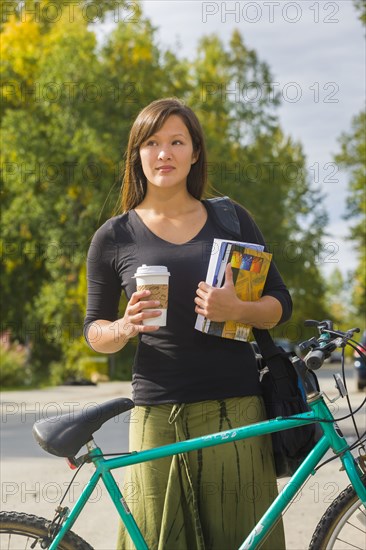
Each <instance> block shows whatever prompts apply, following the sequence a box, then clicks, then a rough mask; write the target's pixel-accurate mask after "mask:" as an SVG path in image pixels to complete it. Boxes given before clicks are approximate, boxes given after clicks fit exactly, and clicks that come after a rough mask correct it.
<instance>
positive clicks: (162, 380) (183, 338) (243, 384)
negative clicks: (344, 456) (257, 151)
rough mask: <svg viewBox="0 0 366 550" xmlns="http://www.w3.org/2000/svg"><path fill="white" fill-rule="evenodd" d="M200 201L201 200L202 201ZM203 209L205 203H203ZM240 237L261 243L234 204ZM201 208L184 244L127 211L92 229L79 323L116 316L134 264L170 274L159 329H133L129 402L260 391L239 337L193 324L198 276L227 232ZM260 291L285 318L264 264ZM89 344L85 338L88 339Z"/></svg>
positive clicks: (286, 305)
mask: <svg viewBox="0 0 366 550" xmlns="http://www.w3.org/2000/svg"><path fill="white" fill-rule="evenodd" d="M203 204H204V203H203ZM206 208H207V206H206ZM235 208H236V211H237V214H238V217H239V221H240V226H241V235H242V240H243V241H245V242H252V243H259V244H265V243H264V240H263V237H262V235H261V233H260V231H259V229H258V227H257V226H256V225H255V223H254V221H253V219H252V218H251V217H250V216H249V214H248V213H247V211H246V210H245V209H243V208H242V207H240V206H239V205H237V204H235ZM207 210H208V218H207V221H206V223H205V225H204V227H203V228H202V229H201V230H200V231H199V233H198V234H197V235H196V236H195V237H194V238H193V239H191V240H190V241H188V242H186V243H184V244H173V243H170V242H168V241H165V240H164V239H161V238H160V237H158V236H157V235H155V234H154V233H153V232H152V231H150V229H149V228H148V227H147V226H146V225H145V224H144V223H143V221H142V220H141V218H140V217H139V216H138V215H137V213H136V212H135V211H134V210H131V211H129V212H127V213H125V214H122V215H120V216H116V217H114V218H111V219H110V220H108V221H107V222H106V223H105V224H104V225H103V226H102V227H100V228H99V229H98V231H97V232H96V233H95V235H94V237H93V240H92V242H91V245H90V248H89V252H88V259H87V272H88V275H87V277H88V305H87V314H86V318H85V324H84V334H85V336H86V338H87V339H88V337H87V334H88V328H89V326H90V325H91V323H93V321H96V320H98V319H105V320H109V321H115V320H117V319H118V318H119V317H122V315H123V312H118V305H119V300H120V296H121V291H122V290H123V291H124V292H125V293H126V295H127V298H128V299H129V298H130V297H131V294H132V293H133V292H134V291H135V290H136V282H135V279H134V278H133V275H134V274H135V272H136V269H137V267H139V266H141V265H142V264H147V265H165V266H167V267H168V271H169V272H170V274H171V275H170V278H169V305H168V314H167V326H166V327H160V328H159V329H158V330H157V331H156V332H152V333H146V334H140V335H139V338H138V345H137V351H136V355H135V359H134V364H133V375H132V386H133V397H134V401H135V403H136V404H137V405H152V404H161V403H189V402H196V401H204V400H207V399H225V398H228V397H238V396H245V395H260V393H261V390H260V385H259V381H258V373H257V366H256V361H255V358H254V355H253V352H252V349H251V346H250V344H249V343H247V342H239V341H234V340H230V339H227V338H220V337H217V336H209V335H207V334H203V333H201V332H199V331H198V330H196V329H195V328H194V325H195V321H196V316H197V315H196V313H195V310H194V309H195V303H194V298H195V296H196V289H197V285H198V283H199V282H200V281H204V280H205V278H206V273H207V267H208V263H209V259H210V253H211V247H212V242H213V239H214V238H221V239H225V238H226V239H231V238H232V235H230V234H228V232H227V231H226V230H225V229H224V228H223V227H221V226H219V225H218V224H217V222H216V221H215V216H214V214H213V213H212V212H211V209H207ZM263 295H268V296H273V297H275V298H277V300H279V302H280V303H281V305H282V317H281V320H280V322H284V321H286V320H288V319H289V318H290V316H291V311H292V302H291V298H290V295H289V293H288V291H287V288H286V286H285V284H284V282H283V280H282V278H281V276H280V274H279V272H278V270H277V268H276V266H275V264H274V262H273V261H272V263H271V266H270V269H269V272H268V276H267V280H266V284H265V287H264V291H263ZM89 343H90V345H91V346H92V345H93V343H92V342H89Z"/></svg>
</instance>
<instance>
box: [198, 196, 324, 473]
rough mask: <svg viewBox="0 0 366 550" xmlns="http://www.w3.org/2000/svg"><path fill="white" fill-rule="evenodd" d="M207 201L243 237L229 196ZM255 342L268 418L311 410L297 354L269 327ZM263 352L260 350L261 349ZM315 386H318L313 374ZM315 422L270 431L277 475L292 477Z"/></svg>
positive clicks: (314, 436)
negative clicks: (276, 338) (275, 338)
mask: <svg viewBox="0 0 366 550" xmlns="http://www.w3.org/2000/svg"><path fill="white" fill-rule="evenodd" d="M204 203H205V204H206V205H207V206H208V208H209V210H210V211H211V212H212V213H213V214H214V217H215V221H216V223H217V224H218V225H219V226H220V227H221V228H223V229H225V230H226V231H228V232H229V233H230V235H232V237H233V239H235V240H240V241H241V240H243V237H242V235H241V231H240V222H239V219H238V216H237V214H236V210H235V207H234V204H233V202H232V201H231V200H230V199H229V197H216V198H213V199H206V200H204ZM252 332H253V335H254V337H255V339H256V342H254V343H252V347H253V351H254V353H255V356H256V359H257V365H258V370H259V376H260V384H261V388H262V393H263V399H264V404H265V407H266V412H267V416H268V418H276V417H278V416H282V417H286V416H291V415H296V414H299V413H303V412H308V411H309V410H310V409H309V407H308V405H307V402H306V396H305V391H304V388H303V386H302V382H301V379H300V378H299V376H298V374H297V372H296V370H295V367H294V362H300V363H298V364H299V365H301V368H305V369H306V366H305V364H304V363H303V361H302V359H301V358H300V357H297V356H296V354H294V353H286V352H285V351H284V350H283V349H282V348H281V347H279V346H277V345H276V344H275V343H274V341H273V339H272V337H271V335H270V333H269V332H268V330H262V329H256V328H253V329H252ZM257 347H258V348H259V351H260V353H258V349H257ZM312 375H313V384H314V388H316V389H319V386H318V383H317V379H316V376H315V374H314V373H312ZM320 436H321V433H320V429H319V427H318V426H317V425H316V424H308V425H305V426H300V427H298V428H291V429H288V430H284V431H280V432H276V433H273V434H271V437H272V447H273V456H274V461H275V468H276V475H277V477H278V478H281V477H286V476H291V475H292V474H293V473H294V472H295V471H296V469H297V468H298V466H299V465H300V464H301V462H302V461H303V460H304V458H305V457H306V456H307V455H308V453H309V452H310V451H311V449H312V448H313V447H314V446H315V444H316V443H317V442H318V440H319V439H320Z"/></svg>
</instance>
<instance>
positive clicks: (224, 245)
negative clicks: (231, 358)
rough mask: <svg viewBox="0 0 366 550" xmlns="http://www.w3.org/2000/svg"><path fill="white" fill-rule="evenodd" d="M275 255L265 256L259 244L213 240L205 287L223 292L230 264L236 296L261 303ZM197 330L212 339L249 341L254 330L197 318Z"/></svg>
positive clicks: (241, 325) (240, 325)
mask: <svg viewBox="0 0 366 550" xmlns="http://www.w3.org/2000/svg"><path fill="white" fill-rule="evenodd" d="M271 259H272V254H270V253H269V252H264V247H263V246H262V245H259V244H253V243H243V242H239V241H228V240H224V239H214V242H213V245H212V251H211V257H210V262H209V265H208V270H207V277H206V283H207V284H209V285H211V286H214V287H217V288H220V287H221V286H222V285H223V284H224V276H225V269H226V266H227V264H228V263H230V264H231V267H232V270H233V281H234V285H235V290H236V294H237V296H238V297H239V298H240V299H241V300H243V301H245V302H248V301H249V302H253V301H255V300H259V298H260V297H261V296H262V292H263V288H264V284H265V282H266V278H267V273H268V270H269V266H270V263H271ZM195 328H196V329H197V330H200V331H201V332H204V333H206V334H210V335H213V336H221V337H222V338H231V339H234V340H241V341H244V342H246V341H248V338H249V336H250V332H251V327H250V326H248V325H244V324H243V323H238V322H236V321H224V322H220V323H219V322H215V321H210V320H209V319H207V318H206V317H203V315H197V320H196V324H195Z"/></svg>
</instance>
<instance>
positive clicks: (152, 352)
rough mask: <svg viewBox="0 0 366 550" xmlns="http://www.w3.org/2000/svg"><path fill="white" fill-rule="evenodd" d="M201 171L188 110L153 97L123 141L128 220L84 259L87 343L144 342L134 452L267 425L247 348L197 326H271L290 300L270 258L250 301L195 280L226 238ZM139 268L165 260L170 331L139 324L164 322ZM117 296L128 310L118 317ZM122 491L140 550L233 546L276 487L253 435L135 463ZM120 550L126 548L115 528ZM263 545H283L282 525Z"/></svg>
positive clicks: (244, 222)
mask: <svg viewBox="0 0 366 550" xmlns="http://www.w3.org/2000/svg"><path fill="white" fill-rule="evenodd" d="M206 165H207V161H206V152H205V144H204V138H203V134H202V129H201V126H200V124H199V122H198V119H197V117H196V116H195V114H194V113H193V112H192V111H191V109H189V108H188V107H186V106H185V105H184V104H182V103H181V102H180V101H179V100H177V99H172V98H169V99H162V100H157V101H154V102H152V103H151V104H150V105H148V106H147V107H146V108H145V109H143V110H142V111H141V113H140V114H139V115H138V117H137V119H136V120H135V122H134V124H133V126H132V129H131V132H130V138H129V144H128V149H127V156H126V168H125V174H124V181H123V187H122V205H121V210H122V212H123V213H122V214H121V215H120V216H116V217H114V218H112V219H110V220H108V221H107V222H106V223H105V224H104V225H103V226H102V227H101V228H100V229H99V230H98V231H97V232H96V234H95V236H94V238H93V242H92V244H91V247H90V250H89V255H88V310H87V316H86V320H85V334H86V338H87V340H88V342H89V344H90V345H91V347H92V348H93V349H94V350H96V351H98V352H101V353H114V352H117V351H119V350H120V349H122V348H123V346H124V345H125V344H126V343H127V342H128V340H129V339H130V338H132V337H134V336H136V335H138V337H139V341H138V347H137V352H136V356H135V360H134V366H133V380H132V386H133V398H134V401H135V404H136V408H135V409H134V411H133V415H132V418H131V423H130V449H131V450H140V449H146V448H151V447H156V446H158V445H164V444H167V443H172V442H174V441H177V440H181V439H185V438H188V437H197V436H200V435H203V434H206V433H210V432H217V431H219V430H224V429H229V428H233V427H236V426H240V425H244V424H249V423H252V422H257V421H260V420H262V419H264V418H265V412H264V406H263V402H262V399H261V397H260V393H261V392H260V387H259V382H258V374H257V368H256V362H255V358H254V355H253V353H252V351H251V346H250V344H248V343H246V342H238V341H233V340H228V339H225V338H219V337H216V336H208V335H206V334H203V333H201V332H199V331H197V330H195V329H194V325H195V320H196V316H197V314H198V313H200V314H202V315H204V316H206V317H208V318H209V319H211V320H213V321H224V320H229V319H235V320H240V321H242V322H245V323H247V324H250V325H252V326H253V327H257V328H267V329H268V328H271V327H273V326H275V325H276V324H278V323H279V322H283V321H285V320H287V319H288V318H289V317H290V314H291V299H290V296H289V294H288V292H287V289H286V287H285V285H284V283H283V281H282V279H281V277H280V275H279V273H278V271H277V269H276V267H275V265H274V264H273V263H272V265H271V267H270V271H269V274H268V277H267V282H266V285H265V289H264V293H263V296H262V298H261V299H260V300H258V301H257V302H244V301H241V300H239V299H238V298H237V296H236V294H235V289H234V286H233V283H232V273H231V268H230V267H228V268H227V270H226V282H225V285H224V286H223V288H221V289H214V288H212V287H210V286H209V285H208V284H206V283H205V282H204V280H205V277H206V272H207V266H208V261H209V254H210V250H211V246H212V241H213V238H215V237H217V238H230V235H228V234H227V232H226V231H225V229H223V228H222V227H219V226H218V225H217V224H216V223H215V218H214V215H213V213H212V212H211V210H210V205H209V203H207V202H204V201H202V200H201V197H202V194H203V191H204V187H205V184H206ZM235 208H236V210H237V214H238V217H239V220H240V224H241V229H242V238H243V240H245V241H247V242H260V243H261V244H264V242H263V238H262V236H261V234H260V232H259V230H258V228H257V227H256V226H255V224H254V222H253V220H252V219H251V218H250V216H249V215H248V213H247V212H246V210H244V209H243V208H241V207H240V206H239V205H235ZM142 264H147V265H165V266H167V267H168V271H169V272H170V274H171V275H170V283H169V306H168V319H167V326H166V327H160V328H159V327H157V326H155V325H153V326H145V325H144V324H143V320H144V319H147V318H157V317H158V316H159V312H158V311H156V310H154V308H157V307H158V306H159V302H157V301H153V300H151V299H150V300H149V292H148V291H139V292H137V291H136V285H135V279H134V278H133V275H134V273H135V271H136V268H137V267H138V266H141V265H142ZM121 288H122V289H123V290H124V292H125V293H126V295H127V299H128V303H127V307H126V309H125V311H124V312H122V313H121V314H120V313H119V312H118V304H119V299H120V293H121ZM123 487H124V488H125V493H126V495H125V496H126V499H127V502H128V504H129V506H130V508H131V510H132V513H133V514H134V516H135V518H136V520H137V523H138V525H139V527H140V529H141V531H142V533H143V535H144V537H145V538H146V541H147V544H148V547H149V548H151V549H159V550H170V549H172V550H173V549H174V550H179V549H181V550H195V549H200V550H203V549H205V550H207V549H216V550H222V549H230V548H237V547H238V546H239V545H240V543H241V542H242V541H243V540H244V539H245V537H246V535H247V534H248V533H249V531H250V530H251V528H252V527H253V525H254V524H255V523H256V522H257V521H258V520H259V519H260V517H261V515H262V513H263V511H264V510H265V509H266V508H267V507H268V505H269V503H270V502H271V500H272V499H273V497H274V495H275V494H276V491H277V488H276V478H275V473H274V466H273V457H272V450H271V441H270V438H269V437H261V438H255V439H251V440H247V441H239V442H235V443H230V444H228V445H220V446H218V447H213V448H209V449H205V450H203V451H202V450H201V451H197V452H192V453H188V454H187V455H179V456H176V457H173V458H166V459H161V460H159V461H154V462H150V463H145V464H140V465H137V466H134V467H132V468H131V469H129V471H128V472H126V478H125V480H124V485H123ZM119 548H121V549H123V550H125V549H126V548H133V545H132V543H131V541H130V539H129V536H128V534H127V533H126V532H125V530H124V529H123V528H122V529H121V534H120V540H119ZM263 548H267V549H271V550H273V549H276V550H278V549H280V548H284V537H283V529H282V525H279V526H278V527H277V528H276V530H275V532H274V533H273V534H272V535H271V537H269V538H268V540H267V541H266V543H265V544H264V546H263Z"/></svg>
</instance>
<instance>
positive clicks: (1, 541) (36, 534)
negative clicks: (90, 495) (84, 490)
mask: <svg viewBox="0 0 366 550" xmlns="http://www.w3.org/2000/svg"><path fill="white" fill-rule="evenodd" d="M49 524H50V521H49V520H47V519H45V518H40V517H37V516H33V515H30V514H22V513H18V512H0V548H1V550H28V549H30V548H36V549H39V548H48V547H49V545H50V542H51V541H50V540H49V538H48V525H49ZM58 550H93V548H92V547H91V546H90V544H88V543H87V542H85V540H83V539H82V538H80V537H79V536H78V535H75V533H73V532H72V531H69V532H68V533H67V534H66V535H65V537H64V538H63V539H62V541H61V542H60V544H59V545H58Z"/></svg>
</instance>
